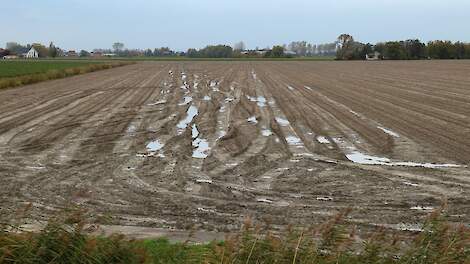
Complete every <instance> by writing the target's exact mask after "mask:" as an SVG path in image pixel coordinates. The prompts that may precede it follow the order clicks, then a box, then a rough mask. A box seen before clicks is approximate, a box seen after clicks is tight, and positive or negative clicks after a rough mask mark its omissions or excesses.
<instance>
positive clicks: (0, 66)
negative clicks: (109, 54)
mask: <svg viewBox="0 0 470 264" xmlns="http://www.w3.org/2000/svg"><path fill="white" fill-rule="evenodd" d="M132 63H135V62H129V61H126V62H122V61H112V62H111V61H108V62H102V61H60V60H53V61H51V60H38V61H4V62H0V89H2V88H11V87H16V86H21V85H27V84H33V83H38V82H42V81H48V80H54V79H60V78H65V77H69V76H73V75H78V74H84V73H89V72H94V71H99V70H105V69H111V68H115V67H120V66H124V65H128V64H132Z"/></svg>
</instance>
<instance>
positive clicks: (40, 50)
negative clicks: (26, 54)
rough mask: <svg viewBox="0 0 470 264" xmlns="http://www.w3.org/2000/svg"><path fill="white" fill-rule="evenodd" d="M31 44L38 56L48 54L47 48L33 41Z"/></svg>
mask: <svg viewBox="0 0 470 264" xmlns="http://www.w3.org/2000/svg"><path fill="white" fill-rule="evenodd" d="M31 46H32V47H33V48H34V49H35V50H36V51H37V52H38V53H39V57H40V58H45V57H47V55H48V54H49V50H48V48H46V46H44V45H42V44H40V43H33V44H32V45H31Z"/></svg>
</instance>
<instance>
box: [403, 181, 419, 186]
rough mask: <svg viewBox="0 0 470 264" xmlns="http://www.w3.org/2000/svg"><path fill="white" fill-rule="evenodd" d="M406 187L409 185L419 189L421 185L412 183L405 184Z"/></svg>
mask: <svg viewBox="0 0 470 264" xmlns="http://www.w3.org/2000/svg"><path fill="white" fill-rule="evenodd" d="M403 184H404V185H408V186H413V187H418V186H419V184H417V183H412V182H403Z"/></svg>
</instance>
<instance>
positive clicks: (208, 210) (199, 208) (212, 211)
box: [197, 207, 217, 214]
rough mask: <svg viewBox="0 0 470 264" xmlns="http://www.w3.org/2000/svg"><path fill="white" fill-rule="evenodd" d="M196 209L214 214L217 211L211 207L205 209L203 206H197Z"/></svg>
mask: <svg viewBox="0 0 470 264" xmlns="http://www.w3.org/2000/svg"><path fill="white" fill-rule="evenodd" d="M197 210H198V211H201V212H204V213H214V214H215V213H217V212H216V211H215V210H213V209H205V208H203V207H198V208H197Z"/></svg>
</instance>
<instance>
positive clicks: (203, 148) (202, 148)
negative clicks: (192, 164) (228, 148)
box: [193, 138, 210, 159]
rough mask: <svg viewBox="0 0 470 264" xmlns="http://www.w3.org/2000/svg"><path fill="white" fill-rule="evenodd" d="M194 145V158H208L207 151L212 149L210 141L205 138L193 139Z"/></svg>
mask: <svg viewBox="0 0 470 264" xmlns="http://www.w3.org/2000/svg"><path fill="white" fill-rule="evenodd" d="M193 147H195V148H196V149H195V150H193V158H197V159H205V158H207V156H208V154H207V152H208V151H209V150H210V147H209V142H208V141H207V140H205V139H201V138H196V139H195V140H194V141H193Z"/></svg>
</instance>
